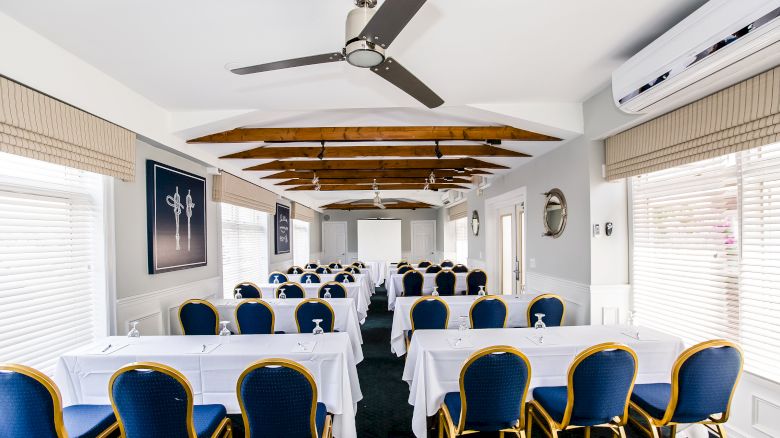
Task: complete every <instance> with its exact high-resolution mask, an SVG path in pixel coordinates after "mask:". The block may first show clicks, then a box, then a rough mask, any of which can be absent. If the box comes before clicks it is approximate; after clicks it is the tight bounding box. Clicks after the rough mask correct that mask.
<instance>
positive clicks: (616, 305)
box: [590, 284, 631, 325]
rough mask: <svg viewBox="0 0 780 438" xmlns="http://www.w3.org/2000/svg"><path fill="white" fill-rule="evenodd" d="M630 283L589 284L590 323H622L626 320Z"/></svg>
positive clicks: (628, 307)
mask: <svg viewBox="0 0 780 438" xmlns="http://www.w3.org/2000/svg"><path fill="white" fill-rule="evenodd" d="M630 297H631V285H629V284H615V285H591V286H590V323H591V324H592V325H614V324H623V323H625V322H626V321H628V316H629V309H630Z"/></svg>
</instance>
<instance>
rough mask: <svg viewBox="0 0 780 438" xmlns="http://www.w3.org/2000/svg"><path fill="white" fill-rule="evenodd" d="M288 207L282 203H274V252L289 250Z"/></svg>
mask: <svg viewBox="0 0 780 438" xmlns="http://www.w3.org/2000/svg"><path fill="white" fill-rule="evenodd" d="M291 229H292V227H290V207H288V206H286V205H283V204H276V215H274V230H275V233H274V235H275V236H276V238H275V239H274V253H275V254H287V253H288V252H290V232H291Z"/></svg>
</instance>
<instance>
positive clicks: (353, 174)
mask: <svg viewBox="0 0 780 438" xmlns="http://www.w3.org/2000/svg"><path fill="white" fill-rule="evenodd" d="M314 173H315V172H314V171H313V170H285V171H283V172H277V173H274V174H271V175H267V176H264V177H262V179H290V178H302V179H309V180H311V179H312V178H314ZM316 173H317V176H318V177H320V178H343V179H350V178H357V179H361V178H375V177H376V178H382V177H386V178H404V177H409V178H426V177H428V175H430V174H431V170H425V169H405V170H317V172H316ZM433 173H434V174H435V175H436V178H447V177H457V176H462V177H469V176H472V175H491V173H490V172H488V171H486V170H480V169H471V170H465V171H462V172H461V171H457V170H450V169H437V170H434V171H433Z"/></svg>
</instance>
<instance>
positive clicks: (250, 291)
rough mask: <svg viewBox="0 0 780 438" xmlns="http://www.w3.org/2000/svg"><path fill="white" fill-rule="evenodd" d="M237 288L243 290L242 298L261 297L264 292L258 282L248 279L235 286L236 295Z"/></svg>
mask: <svg viewBox="0 0 780 438" xmlns="http://www.w3.org/2000/svg"><path fill="white" fill-rule="evenodd" d="M236 289H238V290H239V291H240V292H241V298H261V297H262V296H263V292H262V291H260V288H259V287H258V286H257V285H256V284H254V283H251V282H248V281H245V282H243V283H239V284H237V285H236V287H234V288H233V296H234V297H235V295H236Z"/></svg>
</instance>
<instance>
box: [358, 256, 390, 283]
mask: <svg viewBox="0 0 780 438" xmlns="http://www.w3.org/2000/svg"><path fill="white" fill-rule="evenodd" d="M363 263H365V265H366V269H368V270H369V271H371V280H373V281H374V286H380V285H381V284H382V283H384V281H385V273H386V272H387V262H384V261H371V262H363Z"/></svg>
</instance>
